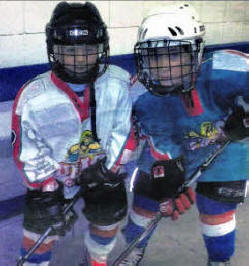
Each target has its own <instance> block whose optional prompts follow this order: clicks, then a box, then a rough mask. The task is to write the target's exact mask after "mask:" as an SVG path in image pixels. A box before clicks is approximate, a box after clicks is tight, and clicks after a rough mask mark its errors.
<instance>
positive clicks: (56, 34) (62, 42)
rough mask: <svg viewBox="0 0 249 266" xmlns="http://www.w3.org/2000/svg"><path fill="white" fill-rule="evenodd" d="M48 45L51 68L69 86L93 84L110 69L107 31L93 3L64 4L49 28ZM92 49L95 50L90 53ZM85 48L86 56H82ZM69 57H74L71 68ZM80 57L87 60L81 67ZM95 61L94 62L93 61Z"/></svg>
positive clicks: (52, 19)
mask: <svg viewBox="0 0 249 266" xmlns="http://www.w3.org/2000/svg"><path fill="white" fill-rule="evenodd" d="M46 42H47V53H48V60H49V63H50V65H51V68H52V70H53V71H54V72H55V74H56V75H57V76H58V77H59V78H61V79H62V80H63V81H65V82H71V83H76V84H77V83H78V84H79V83H89V82H93V81H94V80H96V78H97V77H98V76H100V75H102V74H103V73H104V72H105V70H106V68H107V66H108V59H109V36H108V33H107V28H106V25H105V23H104V22H103V20H102V18H101V16H100V13H99V11H98V9H97V8H96V7H95V5H93V4H92V3H89V2H86V3H84V4H81V3H70V4H69V3H67V2H60V3H59V4H58V5H57V6H56V7H55V9H54V11H53V14H52V17H51V19H50V21H49V23H48V24H47V25H46ZM91 46H93V47H94V49H92V50H91V49H89V47H91ZM82 47H84V49H83V50H84V53H82V52H79V51H82V50H80V49H82ZM65 50H66V52H65ZM76 50H77V51H78V52H76ZM70 51H71V53H70ZM65 56H69V57H70V60H71V61H70V64H69V63H68V62H67V61H66V60H64V58H65ZM78 57H84V63H82V65H80V66H79V65H78V63H77V60H78ZM93 57H94V58H95V60H92V61H94V62H92V61H91V60H90V58H93ZM90 61H91V62H90Z"/></svg>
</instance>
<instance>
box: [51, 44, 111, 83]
mask: <svg viewBox="0 0 249 266" xmlns="http://www.w3.org/2000/svg"><path fill="white" fill-rule="evenodd" d="M50 51H51V52H50V53H49V55H48V58H49V62H50V64H51V67H52V70H53V71H54V72H55V73H56V74H57V75H58V77H60V78H61V79H62V80H64V81H66V82H71V83H89V82H92V81H94V80H96V78H97V77H99V76H101V75H102V74H103V73H104V72H105V70H106V68H107V66H108V64H109V46H108V44H104V43H98V44H84V43H83V44H74V45H65V44H52V46H51V49H50Z"/></svg>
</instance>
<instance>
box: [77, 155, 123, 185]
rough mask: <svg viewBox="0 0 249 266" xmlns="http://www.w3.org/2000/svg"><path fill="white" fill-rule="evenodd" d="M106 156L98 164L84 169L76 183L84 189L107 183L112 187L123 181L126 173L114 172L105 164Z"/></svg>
mask: <svg viewBox="0 0 249 266" xmlns="http://www.w3.org/2000/svg"><path fill="white" fill-rule="evenodd" d="M105 161H106V158H104V159H101V160H99V161H97V162H96V164H94V165H91V166H89V167H88V168H86V169H84V170H83V171H82V172H81V174H80V175H79V177H78V178H77V179H76V184H77V185H80V186H82V188H83V190H94V188H96V187H98V186H99V185H101V186H102V185H103V184H106V186H109V188H110V189H111V188H112V187H113V188H114V187H115V186H117V185H118V184H119V183H122V182H123V180H124V179H125V177H126V174H119V173H113V172H112V171H110V170H108V169H107V168H106V166H105V164H104V163H105Z"/></svg>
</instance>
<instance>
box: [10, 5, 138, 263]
mask: <svg viewBox="0 0 249 266" xmlns="http://www.w3.org/2000/svg"><path fill="white" fill-rule="evenodd" d="M46 41H47V51H48V59H49V62H50V65H51V69H52V71H48V72H46V73H44V74H41V75H39V76H37V77H36V78H34V79H33V80H31V81H29V82H28V83H26V84H25V85H24V86H23V87H22V89H21V90H20V91H19V93H18V95H17V97H16V99H15V104H14V108H13V119H12V129H13V135H15V138H14V142H13V148H14V158H15V161H16V163H17V166H18V168H19V169H20V171H21V173H22V176H23V179H24V182H25V184H26V186H27V195H26V206H25V211H24V239H23V246H22V250H21V255H22V256H25V255H26V254H27V251H28V250H29V249H30V247H32V246H33V245H34V243H35V241H36V240H37V239H38V237H39V236H40V235H41V234H43V233H44V232H45V231H46V229H47V228H49V227H50V226H52V227H53V231H52V235H50V236H49V237H48V238H47V239H46V240H45V241H44V242H43V243H42V244H41V245H40V246H39V247H38V249H37V250H35V251H34V253H33V254H32V255H31V256H30V257H29V258H28V259H27V262H25V264H26V263H27V265H31V264H32V265H33V264H35V265H48V264H49V261H50V259H51V249H52V243H53V241H54V239H55V236H54V235H64V234H65V232H66V231H67V230H69V229H70V227H71V225H72V223H73V222H74V221H75V218H76V217H75V216H76V215H75V213H73V212H71V213H70V216H69V215H67V218H66V217H65V215H64V213H63V208H64V203H65V199H71V198H73V197H74V195H75V194H76V192H77V191H78V190H79V188H80V186H82V189H83V198H84V200H85V208H84V210H83V213H84V214H85V215H86V218H87V219H88V220H89V222H90V225H89V230H88V232H87V233H86V235H85V245H86V247H87V250H88V253H89V261H88V262H87V263H89V265H95V266H97V265H101V266H104V265H106V261H107V256H108V254H109V252H110V251H111V250H112V248H113V246H114V244H115V239H116V238H115V236H116V232H117V229H118V225H119V221H120V220H121V219H122V218H123V217H124V216H125V215H126V210H127V206H126V191H125V187H124V182H123V175H122V174H120V173H119V171H118V169H119V168H120V165H122V164H123V163H124V162H125V158H126V157H127V155H128V154H129V150H131V149H132V147H133V134H132V130H131V128H132V126H131V100H130V98H129V91H128V87H129V84H130V77H129V74H128V73H127V72H126V71H124V70H122V69H121V68H119V67H117V66H113V65H109V64H108V58H109V37H108V33H107V28H106V25H105V24H104V22H103V20H102V18H101V16H100V14H99V12H98V10H97V8H96V7H95V6H94V5H93V4H92V3H89V2H86V3H85V4H82V3H70V4H69V3H67V2H60V3H58V5H57V6H56V7H55V9H54V11H53V14H52V17H51V19H50V21H49V23H48V24H47V26H46ZM82 252H83V251H82ZM79 256H82V254H80V255H79Z"/></svg>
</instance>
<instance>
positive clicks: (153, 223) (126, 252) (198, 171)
mask: <svg viewBox="0 0 249 266" xmlns="http://www.w3.org/2000/svg"><path fill="white" fill-rule="evenodd" d="M229 143H230V140H227V141H226V142H224V143H223V144H222V145H221V146H220V147H219V148H218V149H217V150H216V152H215V153H214V154H212V155H211V156H210V157H208V159H207V160H206V161H205V162H204V163H203V164H202V165H201V166H200V167H199V168H197V169H196V170H195V171H194V173H193V174H192V175H191V176H190V178H188V179H187V180H186V181H185V182H184V183H183V185H182V186H181V187H180V188H179V192H180V191H183V190H184V189H185V188H187V187H190V186H191V185H192V184H194V183H195V182H196V181H197V180H198V179H199V177H200V176H201V174H202V173H203V172H204V171H205V170H206V169H207V168H208V167H209V166H210V164H211V163H212V162H213V161H214V160H215V159H216V158H217V156H218V155H219V154H221V153H222V151H223V150H224V149H225V148H226V146H227V145H228V144H229ZM162 217H163V214H162V213H161V212H160V211H159V212H157V213H156V215H155V217H154V218H153V219H152V220H151V222H150V223H149V224H148V225H147V227H146V229H145V231H144V232H143V233H141V234H140V235H139V236H137V237H136V238H135V239H134V240H133V241H132V242H131V243H130V244H129V245H128V246H127V247H126V248H125V250H124V251H123V252H122V253H121V254H120V255H119V256H118V257H117V258H116V259H115V261H114V263H113V266H118V265H119V264H120V263H121V261H122V260H124V259H125V258H127V257H128V256H129V255H130V253H131V252H132V250H133V249H134V247H135V246H136V245H137V244H138V243H140V242H141V241H142V240H143V239H145V238H146V237H147V236H148V235H149V234H150V233H151V232H152V231H153V230H154V228H155V227H156V226H157V224H158V223H159V221H160V220H161V219H162Z"/></svg>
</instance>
